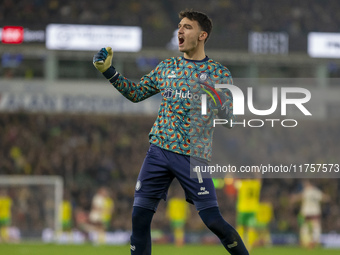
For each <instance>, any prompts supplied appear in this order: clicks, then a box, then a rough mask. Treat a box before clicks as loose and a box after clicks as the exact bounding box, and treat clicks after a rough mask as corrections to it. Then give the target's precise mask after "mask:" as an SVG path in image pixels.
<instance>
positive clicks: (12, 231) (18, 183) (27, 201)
mask: <svg viewBox="0 0 340 255" xmlns="http://www.w3.org/2000/svg"><path fill="white" fill-rule="evenodd" d="M1 197H2V201H4V199H5V200H6V199H7V201H10V203H7V204H10V205H11V206H10V211H9V212H8V213H9V215H8V218H9V219H10V221H9V224H8V227H7V228H8V229H9V234H8V235H13V236H12V238H14V239H19V240H32V239H41V237H42V233H43V231H44V230H45V229H50V230H51V231H53V232H54V233H58V232H60V231H61V220H60V219H59V218H60V214H59V208H60V205H61V202H62V198H63V180H62V178H61V177H59V176H13V175H0V198H1ZM0 201H1V200H0ZM4 215H5V216H6V213H5V212H4Z"/></svg>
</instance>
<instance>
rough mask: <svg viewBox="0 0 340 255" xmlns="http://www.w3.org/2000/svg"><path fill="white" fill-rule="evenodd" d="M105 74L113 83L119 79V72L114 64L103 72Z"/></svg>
mask: <svg viewBox="0 0 340 255" xmlns="http://www.w3.org/2000/svg"><path fill="white" fill-rule="evenodd" d="M103 75H104V76H105V78H106V79H108V80H109V81H110V82H111V83H113V82H115V81H116V80H117V79H118V76H119V73H118V72H117V71H116V69H115V68H114V67H113V66H110V67H109V68H108V69H107V70H106V71H105V72H103Z"/></svg>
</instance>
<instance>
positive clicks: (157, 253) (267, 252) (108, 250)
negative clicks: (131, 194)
mask: <svg viewBox="0 0 340 255" xmlns="http://www.w3.org/2000/svg"><path fill="white" fill-rule="evenodd" d="M0 254H8V255H46V254H48V255H76V254H80V255H97V254H98V255H113V254H114V255H129V254H130V250H129V246H127V245H124V246H110V245H98V246H94V245H90V244H86V245H56V244H32V243H21V244H0ZM152 254H153V255H170V254H175V255H207V254H214V255H219V254H221V255H222V254H228V253H227V252H226V251H225V250H224V249H223V247H221V246H217V245H185V246H183V247H181V248H177V247H175V246H173V245H154V246H153V250H152ZM287 254H289V255H295V254H296V255H338V254H340V251H339V250H335V249H334V250H333V249H322V248H317V249H313V250H306V249H302V248H299V247H289V246H286V247H284V246H281V247H272V248H256V249H254V250H252V251H251V252H250V255H287Z"/></svg>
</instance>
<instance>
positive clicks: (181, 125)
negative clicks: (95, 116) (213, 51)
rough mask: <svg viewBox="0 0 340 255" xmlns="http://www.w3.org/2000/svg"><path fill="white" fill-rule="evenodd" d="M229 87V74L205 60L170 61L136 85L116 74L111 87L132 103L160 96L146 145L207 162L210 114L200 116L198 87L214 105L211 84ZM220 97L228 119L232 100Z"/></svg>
mask: <svg viewBox="0 0 340 255" xmlns="http://www.w3.org/2000/svg"><path fill="white" fill-rule="evenodd" d="M231 83H232V78H231V74H230V72H229V70H228V69H227V68H226V67H224V66H223V65H221V64H220V63H218V62H215V61H214V60H212V59H210V58H208V57H206V58H205V59H203V60H200V61H197V60H196V61H195V60H189V59H185V58H184V57H173V58H169V59H166V60H164V61H162V62H161V63H160V64H158V66H157V67H156V68H155V69H154V70H152V71H151V72H150V73H149V74H147V75H145V76H143V77H142V78H141V80H140V82H139V83H134V82H132V81H130V80H128V79H127V78H125V77H124V76H122V75H121V74H119V76H118V78H117V79H115V80H114V81H113V82H112V85H113V86H114V87H115V88H116V89H117V90H118V91H119V92H120V93H121V94H122V95H124V96H125V97H126V98H127V99H129V100H131V101H132V102H139V101H142V100H144V99H146V98H148V97H150V96H153V95H155V94H157V93H161V95H162V102H161V105H160V108H159V111H158V117H157V119H156V121H155V123H154V125H153V127H152V128H151V131H150V133H149V141H150V143H152V144H154V145H156V146H159V147H161V148H163V149H166V150H170V151H172V152H175V153H179V154H183V155H188V156H195V157H199V158H203V159H206V160H210V159H211V146H212V136H213V118H214V113H213V110H212V109H210V108H209V107H207V108H208V109H207V114H206V115H201V95H199V96H198V94H197V93H198V90H199V89H200V88H202V87H203V88H205V89H204V91H207V90H209V89H210V92H211V93H209V91H207V93H208V94H209V95H210V96H208V98H209V100H210V101H211V100H213V101H214V103H215V104H216V101H218V100H217V98H213V96H215V95H217V94H216V93H215V94H214V93H213V91H214V86H215V84H231ZM195 91H196V94H195ZM215 92H216V91H215ZM224 95H225V97H224V99H225V100H226V101H228V107H229V113H230V114H231V115H232V97H231V95H230V94H229V93H224ZM217 97H218V96H217ZM210 101H208V103H209V102H210ZM223 103H224V102H223Z"/></svg>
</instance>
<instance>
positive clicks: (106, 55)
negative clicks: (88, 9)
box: [93, 47, 161, 103]
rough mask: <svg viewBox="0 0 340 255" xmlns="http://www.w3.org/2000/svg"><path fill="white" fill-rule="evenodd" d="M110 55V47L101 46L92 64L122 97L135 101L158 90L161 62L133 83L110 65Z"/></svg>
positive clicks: (111, 54) (111, 55) (111, 53)
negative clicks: (137, 81)
mask: <svg viewBox="0 0 340 255" xmlns="http://www.w3.org/2000/svg"><path fill="white" fill-rule="evenodd" d="M112 57H113V51H112V49H111V47H107V48H102V49H101V50H100V51H99V52H98V53H97V54H95V55H94V57H93V65H94V66H95V67H96V68H97V69H98V70H99V71H100V72H101V73H102V74H103V75H104V76H105V78H106V79H108V80H109V81H110V83H111V84H112V85H113V86H114V87H115V88H116V89H117V90H118V91H119V92H120V93H121V94H122V95H123V96H124V97H126V98H127V99H129V100H130V101H132V102H134V103H137V102H140V101H142V100H144V99H146V98H148V97H150V96H152V95H155V94H157V93H158V92H159V89H158V85H157V83H158V70H159V68H160V65H161V64H160V65H158V66H157V67H156V69H154V70H152V71H151V72H150V73H149V74H147V75H144V76H143V77H142V78H141V80H140V82H139V83H134V82H132V81H130V80H129V79H127V78H126V77H124V76H123V75H121V74H119V73H118V72H117V71H116V69H115V68H114V67H113V66H112Z"/></svg>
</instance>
